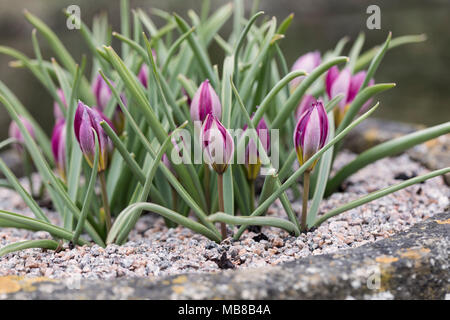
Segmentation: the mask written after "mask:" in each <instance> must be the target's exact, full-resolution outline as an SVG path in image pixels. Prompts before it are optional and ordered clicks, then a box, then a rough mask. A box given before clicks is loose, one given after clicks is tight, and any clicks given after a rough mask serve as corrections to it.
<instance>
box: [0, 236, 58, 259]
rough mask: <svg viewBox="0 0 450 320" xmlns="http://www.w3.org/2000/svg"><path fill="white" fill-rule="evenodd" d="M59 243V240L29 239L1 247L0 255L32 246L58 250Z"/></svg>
mask: <svg viewBox="0 0 450 320" xmlns="http://www.w3.org/2000/svg"><path fill="white" fill-rule="evenodd" d="M58 245H59V244H58V242H56V241H54V240H28V241H21V242H16V243H11V244H9V245H6V246H4V247H3V248H1V249H0V257H2V256H4V255H6V254H8V253H12V252H16V251H21V250H25V249H32V248H41V249H50V250H56V248H58Z"/></svg>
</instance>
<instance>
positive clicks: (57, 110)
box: [53, 89, 67, 122]
mask: <svg viewBox="0 0 450 320" xmlns="http://www.w3.org/2000/svg"><path fill="white" fill-rule="evenodd" d="M56 93H57V94H58V96H59V98H60V99H61V101H62V103H63V105H64V107H65V108H66V109H67V100H66V97H65V96H64V92H63V91H62V89H58V90H57V91H56ZM53 115H54V116H55V120H56V122H58V121H59V120H61V119H64V114H63V113H62V111H61V108H60V107H59V104H58V102H56V101H55V102H54V103H53Z"/></svg>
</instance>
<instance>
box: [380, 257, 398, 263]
mask: <svg viewBox="0 0 450 320" xmlns="http://www.w3.org/2000/svg"><path fill="white" fill-rule="evenodd" d="M375 261H376V262H378V263H383V264H390V263H392V262H395V261H398V258H396V257H392V256H379V257H376V258H375Z"/></svg>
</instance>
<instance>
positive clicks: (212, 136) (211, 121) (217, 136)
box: [200, 113, 234, 174]
mask: <svg viewBox="0 0 450 320" xmlns="http://www.w3.org/2000/svg"><path fill="white" fill-rule="evenodd" d="M200 142H201V145H202V148H203V150H204V154H205V160H206V161H207V163H208V164H210V165H211V166H212V167H213V169H214V170H215V171H216V172H217V173H218V174H223V173H224V172H225V171H226V170H227V168H228V165H229V164H230V162H231V160H232V157H233V153H234V141H233V138H232V137H231V135H230V133H229V132H228V130H227V129H226V128H225V127H224V126H223V125H222V124H221V123H220V121H219V120H218V119H217V118H216V116H215V115H214V114H212V113H209V114H208V115H207V116H206V119H205V121H204V122H203V126H202V129H201V134H200Z"/></svg>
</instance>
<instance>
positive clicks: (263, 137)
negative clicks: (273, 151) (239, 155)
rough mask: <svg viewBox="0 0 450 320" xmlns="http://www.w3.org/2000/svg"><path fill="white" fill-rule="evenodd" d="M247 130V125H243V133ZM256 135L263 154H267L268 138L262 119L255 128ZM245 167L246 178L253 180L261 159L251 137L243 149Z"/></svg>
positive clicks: (267, 131) (264, 122)
mask: <svg viewBox="0 0 450 320" xmlns="http://www.w3.org/2000/svg"><path fill="white" fill-rule="evenodd" d="M252 118H253V117H252ZM247 128H248V127H247V125H245V126H244V132H245V131H246V130H247ZM256 134H257V135H258V138H259V140H260V141H261V144H262V147H263V148H264V150H265V152H266V153H268V152H269V150H270V136H269V130H268V128H267V124H266V121H265V120H264V118H262V119H261V120H260V121H259V123H258V125H257V126H256ZM245 167H246V168H247V178H248V179H249V180H255V179H256V177H257V176H258V173H259V170H260V168H261V159H260V153H259V150H258V147H257V143H256V141H255V140H254V139H252V138H251V137H250V140H249V142H248V145H247V148H246V149H245Z"/></svg>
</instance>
